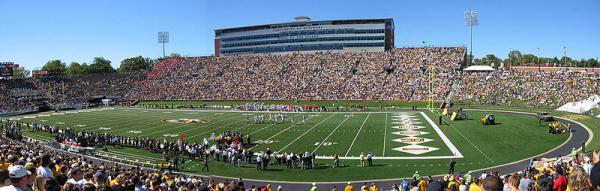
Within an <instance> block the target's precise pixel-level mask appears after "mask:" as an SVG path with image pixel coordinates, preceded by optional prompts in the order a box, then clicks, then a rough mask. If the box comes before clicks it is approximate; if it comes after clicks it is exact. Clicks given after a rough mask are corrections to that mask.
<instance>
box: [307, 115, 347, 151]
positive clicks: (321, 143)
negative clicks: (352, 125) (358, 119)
mask: <svg viewBox="0 0 600 191" xmlns="http://www.w3.org/2000/svg"><path fill="white" fill-rule="evenodd" d="M353 114H354V113H352V114H350V116H352V115H353ZM350 116H348V117H346V119H344V120H343V121H342V122H341V123H340V124H338V126H337V127H335V129H333V131H331V133H329V135H327V137H325V139H323V141H321V142H320V143H319V145H318V146H317V148H315V150H313V153H315V152H316V151H317V149H319V147H321V145H323V143H324V142H325V141H327V139H329V137H331V135H333V133H335V131H337V129H338V128H340V126H342V124H344V122H346V120H348V119H350Z"/></svg>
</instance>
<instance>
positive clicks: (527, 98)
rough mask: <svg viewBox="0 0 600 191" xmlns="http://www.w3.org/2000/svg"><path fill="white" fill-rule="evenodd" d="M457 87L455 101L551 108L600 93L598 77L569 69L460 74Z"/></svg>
mask: <svg viewBox="0 0 600 191" xmlns="http://www.w3.org/2000/svg"><path fill="white" fill-rule="evenodd" d="M458 87H459V88H457V90H456V91H455V92H454V96H455V98H456V99H457V100H463V99H465V100H472V101H474V102H475V103H480V104H492V105H495V104H501V103H510V102H511V101H513V100H514V101H519V102H524V103H525V104H527V105H528V106H547V107H551V108H556V107H559V106H561V105H564V104H566V103H567V102H572V101H580V100H583V99H586V98H588V97H590V96H593V95H597V94H599V93H600V81H598V76H594V75H590V74H585V73H571V72H556V73H543V72H515V71H510V70H498V71H495V72H491V73H487V72H484V73H463V74H462V75H460V76H459V77H458Z"/></svg>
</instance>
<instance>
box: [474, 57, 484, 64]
mask: <svg viewBox="0 0 600 191" xmlns="http://www.w3.org/2000/svg"><path fill="white" fill-rule="evenodd" d="M475 65H485V58H475Z"/></svg>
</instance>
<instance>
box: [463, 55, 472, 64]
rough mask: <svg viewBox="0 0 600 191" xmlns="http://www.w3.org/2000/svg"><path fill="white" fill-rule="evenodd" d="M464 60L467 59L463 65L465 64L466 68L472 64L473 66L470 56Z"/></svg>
mask: <svg viewBox="0 0 600 191" xmlns="http://www.w3.org/2000/svg"><path fill="white" fill-rule="evenodd" d="M466 59H467V60H466V61H465V63H466V65H467V66H470V65H472V64H473V62H472V61H473V58H472V56H471V55H469V54H467V58H466Z"/></svg>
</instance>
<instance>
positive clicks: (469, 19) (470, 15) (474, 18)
mask: <svg viewBox="0 0 600 191" xmlns="http://www.w3.org/2000/svg"><path fill="white" fill-rule="evenodd" d="M465 25H467V26H469V30H470V31H471V50H470V51H469V55H470V57H471V60H470V63H469V65H471V63H473V26H477V25H479V12H478V11H474V10H469V11H465Z"/></svg>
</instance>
